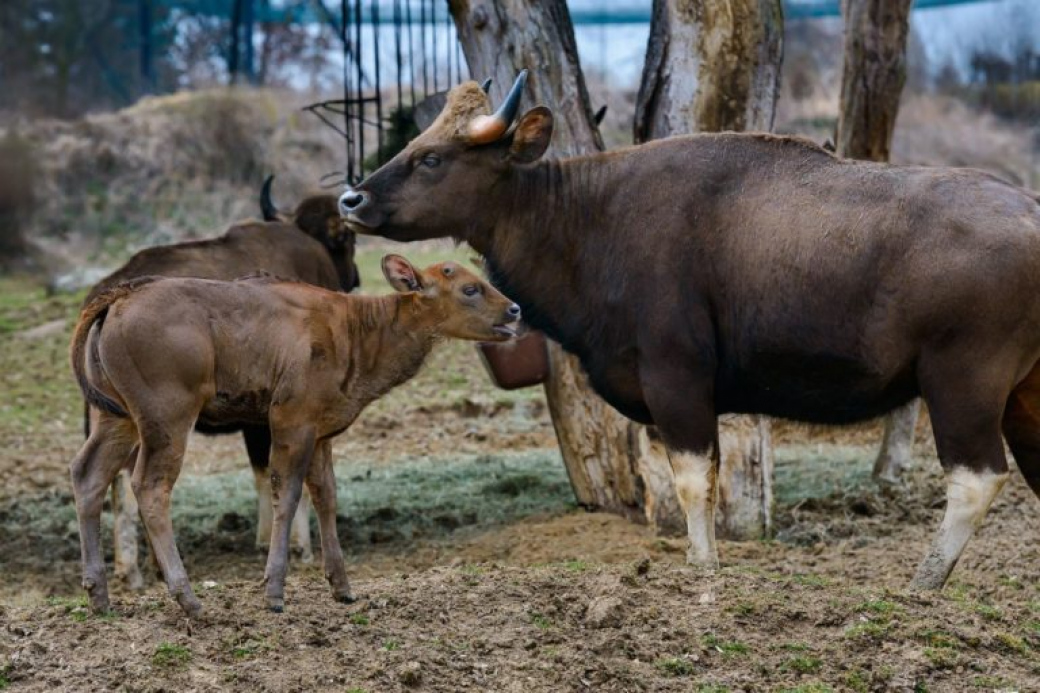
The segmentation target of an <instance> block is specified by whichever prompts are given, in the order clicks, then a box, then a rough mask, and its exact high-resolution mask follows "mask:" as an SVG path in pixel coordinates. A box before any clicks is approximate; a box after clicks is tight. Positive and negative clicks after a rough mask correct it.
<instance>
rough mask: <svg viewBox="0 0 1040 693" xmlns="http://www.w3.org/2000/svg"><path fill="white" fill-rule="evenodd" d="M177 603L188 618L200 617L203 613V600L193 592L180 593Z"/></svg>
mask: <svg viewBox="0 0 1040 693" xmlns="http://www.w3.org/2000/svg"><path fill="white" fill-rule="evenodd" d="M177 603H178V604H180V607H181V610H182V611H183V612H184V614H185V615H186V616H187V617H188V618H198V617H199V616H200V615H201V614H202V602H200V601H199V600H198V599H196V598H195V596H194V595H191V594H178V595H177Z"/></svg>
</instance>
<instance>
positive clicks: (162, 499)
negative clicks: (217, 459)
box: [133, 407, 202, 617]
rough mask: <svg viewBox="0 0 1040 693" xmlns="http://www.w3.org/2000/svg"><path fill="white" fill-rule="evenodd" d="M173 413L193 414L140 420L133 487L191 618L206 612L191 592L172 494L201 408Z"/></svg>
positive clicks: (173, 589)
mask: <svg viewBox="0 0 1040 693" xmlns="http://www.w3.org/2000/svg"><path fill="white" fill-rule="evenodd" d="M170 410H172V411H182V412H183V411H191V412H192V414H191V415H190V416H185V415H181V416H180V417H179V418H178V419H173V420H168V421H162V422H160V421H156V420H152V419H150V418H142V419H139V422H138V425H139V428H140V430H141V451H140V453H139V454H138V457H137V464H136V465H135V467H134V478H133V488H134V494H135V495H136V496H137V502H138V505H139V507H140V511H141V519H142V520H143V521H144V526H145V530H146V531H147V532H148V538H149V541H150V543H151V546H152V551H153V555H154V556H155V560H156V561H157V562H158V563H159V569H160V570H161V571H162V574H163V578H164V579H165V580H166V586H167V588H168V589H169V591H170V595H171V596H172V597H173V598H174V599H175V600H176V601H177V603H178V604H179V605H180V607H181V609H183V610H184V613H186V614H187V615H188V616H189V617H195V616H198V615H199V614H200V613H201V612H202V604H201V603H200V602H199V600H198V598H197V597H196V596H195V593H194V592H193V591H192V589H191V583H190V582H189V580H188V572H187V571H186V570H185V569H184V563H183V562H182V561H181V556H180V553H178V551H177V544H176V541H175V539H174V534H173V523H172V522H171V520H170V494H171V493H172V492H173V485H174V483H176V481H177V477H178V476H179V475H180V471H181V464H182V463H183V461H184V449H185V447H186V446H187V442H188V433H189V431H190V430H191V427H192V425H193V424H194V422H195V413H196V412H197V409H189V408H187V407H185V408H180V407H170Z"/></svg>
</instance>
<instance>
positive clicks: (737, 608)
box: [729, 602, 755, 616]
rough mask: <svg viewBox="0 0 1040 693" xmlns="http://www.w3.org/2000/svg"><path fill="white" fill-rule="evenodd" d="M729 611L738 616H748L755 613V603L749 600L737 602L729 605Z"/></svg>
mask: <svg viewBox="0 0 1040 693" xmlns="http://www.w3.org/2000/svg"><path fill="white" fill-rule="evenodd" d="M729 611H731V612H732V613H734V614H737V615H738V616H750V615H751V614H753V613H755V605H754V604H752V603H751V602H737V603H736V604H734V605H733V606H731V607H729Z"/></svg>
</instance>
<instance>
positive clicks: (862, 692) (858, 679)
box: [842, 669, 870, 693]
mask: <svg viewBox="0 0 1040 693" xmlns="http://www.w3.org/2000/svg"><path fill="white" fill-rule="evenodd" d="M842 682H843V683H844V684H845V685H846V686H848V687H849V689H850V690H852V691H853V693H867V692H868V691H869V690H870V679H869V678H868V677H867V674H866V673H865V672H864V671H863V670H862V669H853V670H852V671H850V672H848V673H846V674H845V676H844V678H843V679H842Z"/></svg>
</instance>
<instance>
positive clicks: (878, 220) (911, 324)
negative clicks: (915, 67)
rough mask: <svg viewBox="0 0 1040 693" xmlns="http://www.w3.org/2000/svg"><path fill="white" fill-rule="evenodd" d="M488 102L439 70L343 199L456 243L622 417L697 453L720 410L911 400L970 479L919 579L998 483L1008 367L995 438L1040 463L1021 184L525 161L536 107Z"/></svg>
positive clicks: (796, 163)
mask: <svg viewBox="0 0 1040 693" xmlns="http://www.w3.org/2000/svg"><path fill="white" fill-rule="evenodd" d="M488 111H489V104H488V103H487V99H486V98H482V93H481V92H480V90H479V88H478V87H477V85H476V84H473V83H470V84H465V85H462V86H460V87H457V88H456V89H455V90H454V91H453V92H452V93H451V94H450V95H449V99H448V103H447V106H446V107H445V110H444V111H443V112H442V114H441V116H440V118H439V119H438V120H437V121H436V122H435V123H434V124H433V125H432V126H431V128H430V129H429V130H428V131H427V132H425V133H423V134H422V135H420V136H419V137H418V138H416V139H415V140H414V141H413V142H412V143H411V144H409V146H408V147H407V148H406V149H405V150H404V151H403V152H402V153H401V154H400V155H398V156H397V157H395V158H394V159H393V160H391V161H390V162H388V163H387V164H386V165H384V166H383V167H382V168H381V169H379V170H378V171H376V172H375V173H373V174H372V175H371V176H369V177H368V178H367V179H366V180H365V181H364V182H363V183H362V184H361V185H359V186H358V187H357V188H356V189H354V190H351V191H348V192H347V193H345V194H344V196H343V197H341V198H340V205H341V211H343V212H344V214H345V216H346V218H347V219H348V222H349V223H350V224H351V226H352V228H354V229H355V230H357V231H358V232H361V233H370V234H376V235H379V236H383V237H386V238H391V239H395V240H417V239H426V238H439V237H446V236H452V237H455V238H458V239H459V240H463V241H466V242H468V243H469V244H470V245H472V246H473V247H474V248H475V249H476V250H477V251H479V252H480V253H481V254H483V255H484V256H485V258H486V260H487V263H488V267H489V269H490V272H491V276H492V278H493V280H494V282H495V283H496V285H497V286H499V287H500V288H501V289H502V290H503V291H505V292H506V293H508V294H509V295H510V296H511V297H512V298H513V299H515V300H516V301H517V302H518V303H520V305H521V306H522V308H523V310H524V315H525V318H526V319H527V321H528V322H530V323H531V324H532V325H533V326H535V327H537V328H540V329H542V330H544V331H545V332H546V333H547V334H549V335H550V336H552V337H553V338H554V339H556V340H558V341H559V342H560V343H561V344H563V346H564V347H565V348H566V349H568V350H570V351H572V352H573V353H575V354H577V355H578V356H579V357H580V358H581V360H582V363H583V365H584V366H585V369H586V370H587V371H588V374H589V376H590V379H591V381H592V384H593V385H594V387H595V388H596V390H597V391H598V392H599V393H600V394H601V395H602V396H603V397H604V398H605V399H606V400H607V401H608V402H610V403H611V404H613V405H614V406H615V407H617V409H618V410H619V411H621V412H622V413H624V414H626V415H628V416H630V417H632V418H633V419H635V420H637V421H640V422H643V423H648V424H649V423H653V424H656V425H657V426H658V427H659V428H660V430H661V433H662V436H663V438H664V440H665V442H666V444H667V445H668V447H669V449H670V451H672V452H673V453H674V452H682V451H688V452H690V453H692V454H697V455H701V456H704V455H708V454H710V452H711V450H712V449H713V447H714V441H715V436H716V427H715V419H716V416H717V415H718V414H721V413H724V412H741V413H761V414H768V415H771V416H777V417H782V418H788V419H795V420H800V421H809V422H820V423H846V422H853V421H860V420H863V419H867V418H871V417H875V416H878V415H880V414H882V413H885V412H887V411H889V410H890V409H892V408H893V407H896V406H898V405H900V404H902V403H904V402H907V401H908V400H910V399H911V398H913V397H915V396H917V395H921V396H922V397H923V398H924V399H925V401H926V402H927V403H928V407H929V411H930V413H931V416H932V421H933V427H934V430H935V435H936V442H937V446H938V450H939V455H940V458H941V460H942V462H943V465H944V467H946V468H947V469H948V470H951V469H954V468H966V469H968V470H970V472H971V473H972V474H975V475H976V476H977V479H976V481H977V483H978V485H979V488H984V491H979V492H978V493H975V492H972V493H966V492H963V488H966V486H965V485H964V484H963V483H962V481H959V480H958V478H957V477H951V479H953V481H951V483H954V482H956V483H955V486H956V487H957V488H954V487H952V486H951V489H952V490H951V496H950V498H951V508H954V510H955V512H954V514H953V515H949V514H948V518H952V519H951V520H950V522H951V525H950V526H951V527H952V529H950V528H947V526H946V523H944V530H943V532H945V534H944V533H940V537H939V539H937V544H936V546H935V547H933V552H932V554H930V558H929V559H928V560H929V561H930V562H928V561H926V563H925V564H923V565H922V568H921V570H920V571H919V574H918V578H917V584H919V585H922V586H933V587H934V586H939V585H941V584H942V580H944V579H945V574H941V573H942V571H944V570H945V571H948V570H949V569H951V568H952V565H953V564H952V562H951V561H955V560H956V556H957V555H959V551H960V548H963V542H964V541H966V540H967V538H966V537H968V536H970V532H969V533H967V534H965V532H966V531H967V530H965V529H964V528H965V527H966V526H967V525H966V524H965V523H967V522H968V520H967V519H965V518H968V517H971V518H972V519H971V522H981V518H982V517H983V516H984V514H985V509H986V508H987V507H988V503H989V501H990V500H992V497H993V495H994V494H995V492H996V490H998V489H999V486H1000V484H1001V483H1002V479H1003V478H1004V475H1005V473H1006V471H1007V463H1006V460H1005V459H1004V452H1003V445H1002V442H1001V439H1000V431H1001V426H1002V418H1003V415H1004V408H1005V404H1006V403H1007V402H1008V401H1009V396H1010V395H1011V393H1012V391H1013V390H1015V388H1016V386H1018V385H1019V383H1023V385H1022V388H1021V389H1020V390H1015V391H1016V393H1018V394H1019V395H1021V396H1022V397H1025V398H1026V399H1029V400H1030V401H1031V402H1033V404H1034V405H1036V406H1035V407H1034V408H1033V409H1029V408H1028V407H1026V406H1024V405H1023V406H1016V408H1015V412H1016V419H1015V422H1014V423H1013V424H1008V425H1007V426H1005V431H1009V430H1013V431H1016V435H1018V437H1019V439H1020V440H1022V441H1025V442H1020V443H1019V444H1018V445H1017V447H1016V446H1014V445H1013V449H1015V450H1016V454H1017V453H1018V452H1019V451H1023V454H1022V456H1021V459H1018V462H1019V466H1020V467H1022V468H1023V470H1024V471H1025V473H1026V475H1027V478H1030V479H1036V478H1038V477H1040V472H1038V471H1037V470H1040V454H1033V452H1032V451H1034V450H1035V446H1034V441H1033V439H1032V438H1030V437H1027V436H1025V434H1023V433H1021V432H1020V431H1021V430H1022V424H1021V421H1023V420H1025V419H1026V418H1027V414H1025V413H1022V412H1027V411H1040V401H1033V399H1032V398H1033V397H1034V394H1035V393H1037V392H1038V390H1037V388H1036V387H1035V381H1036V378H1035V377H1031V379H1030V380H1029V381H1028V383H1031V384H1029V385H1028V387H1027V386H1026V384H1025V383H1024V381H1025V380H1026V378H1027V376H1028V375H1029V374H1030V372H1031V371H1033V369H1034V368H1035V366H1036V364H1037V359H1038V358H1040V205H1038V199H1037V197H1036V195H1035V194H1034V193H1031V192H1029V191H1026V190H1023V189H1021V188H1018V187H1015V186H1013V185H1010V184H1008V183H1006V182H1004V181H1002V180H999V179H997V178H995V177H993V176H990V175H988V174H985V173H982V172H979V171H974V170H968V169H940V168H923V167H913V166H893V165H888V164H879V163H872V162H861V161H849V160H842V159H838V158H836V157H834V156H833V155H832V154H830V153H828V152H826V151H824V150H823V149H821V148H820V147H818V146H816V145H814V144H812V143H810V142H807V141H804V140H801V139H796V138H787V137H777V136H772V135H766V134H733V133H723V134H704V135H694V136H686V137H675V138H670V139H665V140H658V141H654V142H651V143H648V144H644V145H640V146H636V147H629V148H626V149H621V150H617V151H613V152H610V153H604V154H594V155H590V156H583V157H576V158H570V159H565V160H561V161H540V162H537V163H533V164H530V165H528V164H525V163H524V162H527V161H531V160H532V159H534V158H537V157H538V156H540V154H541V153H542V152H543V151H544V149H545V146H546V145H547V143H548V133H549V132H551V122H552V115H551V113H550V112H549V111H548V109H545V108H544V107H539V108H535V109H533V110H532V111H530V112H528V114H526V115H525V116H524V117H522V118H521V119H520V120H519V122H518V123H517V126H516V128H515V130H514V131H513V132H512V134H510V135H507V136H506V137H504V138H503V139H501V140H499V141H497V142H494V143H491V144H487V145H480V146H476V145H474V144H473V143H472V142H470V141H467V140H466V138H465V136H464V133H465V132H466V130H465V122H466V121H467V120H469V119H472V118H474V117H476V116H480V115H484V114H486V113H487V112H488ZM431 156H432V157H434V158H435V159H434V161H432V162H431ZM430 163H435V165H433V166H431V165H429V164H430ZM698 464H699V463H698ZM986 474H990V476H991V477H992V478H990V477H987V476H985V475H986ZM973 478H975V477H973ZM677 483H678V480H677ZM684 483H685V482H684ZM701 483H702V482H701V480H699V479H698V480H697V483H696V484H695V485H694V486H696V489H695V490H696V494H697V495H696V498H695V500H696V499H702V498H711V493H712V491H711V488H712V485H713V477H708V478H707V479H706V481H704V482H703V483H704V484H705V485H706V486H705V487H704V488H707V491H703V492H702V490H700V489H701V488H702V487H701V486H699V484H701ZM972 483H975V482H972ZM968 486H971V484H968ZM691 488H693V486H691ZM954 492H955V493H954ZM691 493H693V491H691ZM705 494H706V495H705ZM691 498H693V496H691ZM690 502H691V503H692V502H693V501H690ZM696 502H698V503H699V502H701V501H700V500H696ZM953 503H957V504H959V505H958V506H957V507H956V508H955V507H954V506H953V505H952V504H953ZM958 508H959V509H958ZM958 513H959V514H958ZM980 513H981V514H980ZM703 517H710V514H708V515H698V516H697V518H694V517H693V516H692V515H691V516H690V519H689V522H690V523H691V527H692V526H694V524H697V525H700V524H703V522H702V518H703ZM969 524H970V523H969ZM691 531H692V530H691ZM705 531H707V530H705ZM691 538H692V534H691ZM701 538H702V539H703V541H701V544H700V545H701V546H702V547H704V548H705V550H704V552H703V556H707V555H708V554H709V553H711V552H712V551H713V545H709V544H710V542H709V541H708V539H707V538H706V534H705V536H704V537H701ZM958 546H959V547H960V548H957V547H958ZM703 562H704V564H705V565H710V564H711V562H710V561H708V560H704V561H703Z"/></svg>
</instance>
